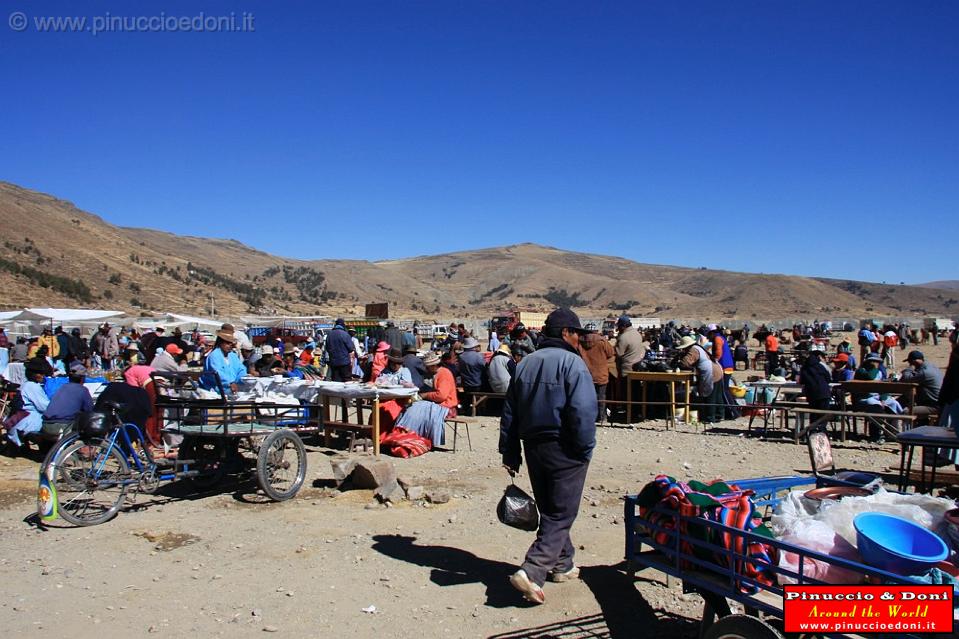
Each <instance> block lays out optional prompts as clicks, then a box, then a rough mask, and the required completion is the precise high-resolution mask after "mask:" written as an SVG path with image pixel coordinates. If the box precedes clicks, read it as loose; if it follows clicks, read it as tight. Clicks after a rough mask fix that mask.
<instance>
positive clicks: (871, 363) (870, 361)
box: [852, 351, 903, 444]
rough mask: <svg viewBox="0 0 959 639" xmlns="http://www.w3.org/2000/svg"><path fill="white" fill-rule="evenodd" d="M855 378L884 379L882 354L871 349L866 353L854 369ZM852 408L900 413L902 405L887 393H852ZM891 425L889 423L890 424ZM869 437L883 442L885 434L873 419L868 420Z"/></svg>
mask: <svg viewBox="0 0 959 639" xmlns="http://www.w3.org/2000/svg"><path fill="white" fill-rule="evenodd" d="M855 379H857V380H864V381H873V382H881V381H884V380H885V379H886V373H885V368H884V367H883V366H882V355H880V354H879V353H877V352H875V351H873V352H870V353H869V354H868V355H866V358H865V359H864V360H863V364H862V366H860V367H859V369H857V370H856V375H855ZM852 401H853V406H852V407H853V410H854V411H857V412H861V413H877V414H882V413H886V414H888V413H892V414H894V415H901V414H902V413H903V408H902V405H901V404H900V403H899V401H898V400H897V399H896V398H895V397H892V396H891V395H888V394H883V395H880V394H879V393H854V394H853V396H852ZM890 426H891V424H890ZM869 439H870V440H871V441H873V442H876V443H880V444H881V443H884V442H885V435H884V433H883V430H882V428H881V427H880V426H879V424H877V423H876V422H875V421H874V420H869Z"/></svg>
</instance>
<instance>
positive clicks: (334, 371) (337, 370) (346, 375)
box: [330, 364, 353, 382]
mask: <svg viewBox="0 0 959 639" xmlns="http://www.w3.org/2000/svg"><path fill="white" fill-rule="evenodd" d="M330 379H331V380H332V381H334V382H348V381H350V380H352V379H353V369H352V368H351V367H350V365H349V364H344V365H343V366H330Z"/></svg>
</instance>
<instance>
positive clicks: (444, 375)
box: [396, 352, 459, 456]
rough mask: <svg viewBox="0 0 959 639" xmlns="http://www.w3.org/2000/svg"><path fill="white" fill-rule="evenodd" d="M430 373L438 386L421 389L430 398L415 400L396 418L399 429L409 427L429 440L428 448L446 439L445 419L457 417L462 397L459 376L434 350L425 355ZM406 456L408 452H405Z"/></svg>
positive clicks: (411, 430) (424, 395) (425, 362)
mask: <svg viewBox="0 0 959 639" xmlns="http://www.w3.org/2000/svg"><path fill="white" fill-rule="evenodd" d="M423 365H424V366H425V367H426V372H427V375H428V376H431V377H432V378H433V388H434V390H432V391H429V392H425V393H421V394H420V397H422V398H423V399H424V400H426V401H421V402H414V403H413V404H411V405H410V407H409V408H407V409H406V411H405V412H404V413H403V414H402V415H400V418H399V419H398V420H397V421H396V426H397V429H398V430H403V431H409V432H410V433H412V434H415V435H417V436H419V437H422V438H424V439H425V440H427V441H428V444H429V445H428V446H426V448H425V450H424V451H423V452H425V451H426V450H429V449H430V448H432V446H434V445H437V446H442V445H443V444H445V443H446V441H445V440H446V431H445V427H444V422H445V420H446V419H448V418H450V417H456V407H457V405H458V404H459V398H458V397H457V395H456V380H455V379H453V374H452V373H451V372H450V371H449V369H447V368H445V367H444V366H442V365H441V363H440V356H439V355H438V354H437V353H435V352H430V353H429V354H428V355H426V357H425V358H424V359H423ZM403 456H406V455H403Z"/></svg>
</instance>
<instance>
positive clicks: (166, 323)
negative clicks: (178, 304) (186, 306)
mask: <svg viewBox="0 0 959 639" xmlns="http://www.w3.org/2000/svg"><path fill="white" fill-rule="evenodd" d="M224 321H226V320H224V319H209V318H206V317H193V316H191V315H178V314H176V313H167V314H166V315H161V316H159V317H141V318H139V319H137V320H136V321H135V322H133V325H134V326H136V327H137V329H138V330H141V331H142V330H152V329H154V328H156V327H157V326H162V327H163V328H165V329H168V330H169V329H173V328H179V329H180V330H181V331H182V330H193V329H194V328H198V329H201V330H202V329H209V330H217V329H219V328H220V326H222V325H223V322H224Z"/></svg>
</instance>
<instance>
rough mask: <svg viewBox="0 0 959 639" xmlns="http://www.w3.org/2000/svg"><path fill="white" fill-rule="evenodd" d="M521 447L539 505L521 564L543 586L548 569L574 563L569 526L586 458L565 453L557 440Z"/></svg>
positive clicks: (579, 495) (564, 568) (580, 494)
mask: <svg viewBox="0 0 959 639" xmlns="http://www.w3.org/2000/svg"><path fill="white" fill-rule="evenodd" d="M523 448H525V449H526V465H527V467H528V468H529V479H530V483H531V484H532V486H533V496H534V497H535V498H536V505H537V506H538V507H539V530H538V531H537V532H536V541H534V542H533V545H532V546H530V547H529V551H527V553H526V559H525V561H523V566H522V568H523V570H525V571H526V575H527V576H528V577H529V579H530V581H532V582H533V583H536V584H539V585H541V586H542V585H543V584H544V583H546V575H547V574H548V573H549V571H551V570H556V571H559V572H565V571H567V570H569V569H570V568H572V567H573V555H574V554H575V550H574V548H573V542H572V541H571V540H570V538H569V530H570V528H572V526H573V522H574V521H575V520H576V515H577V513H579V504H580V502H581V501H582V499H583V485H584V484H585V483H586V471H587V469H588V468H589V462H585V461H582V460H580V459H574V458H572V457H570V456H569V455H567V454H566V452H564V450H563V446H562V445H561V444H560V442H559V441H543V442H527V441H524V442H523Z"/></svg>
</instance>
